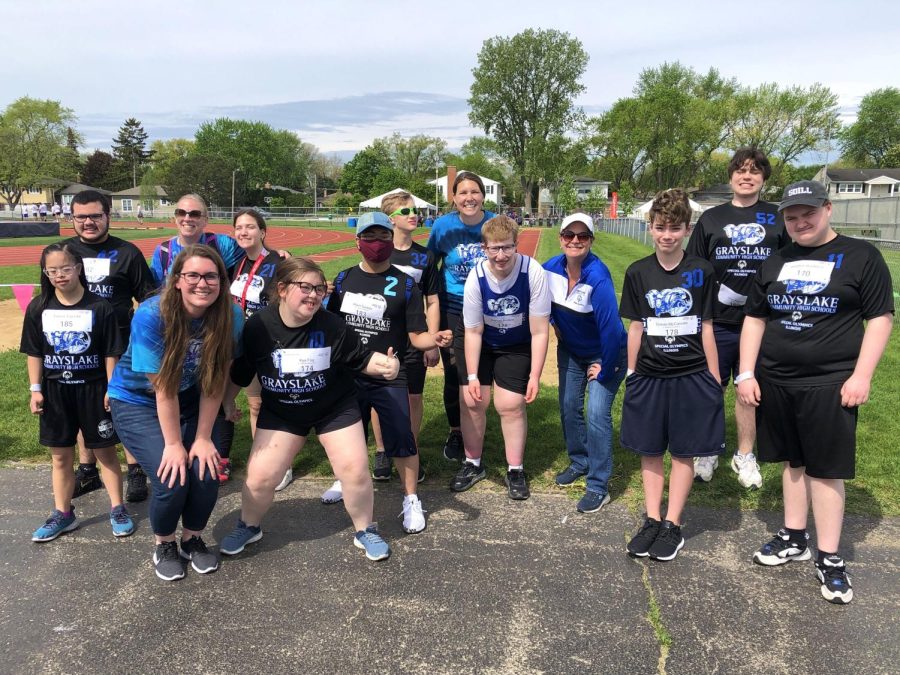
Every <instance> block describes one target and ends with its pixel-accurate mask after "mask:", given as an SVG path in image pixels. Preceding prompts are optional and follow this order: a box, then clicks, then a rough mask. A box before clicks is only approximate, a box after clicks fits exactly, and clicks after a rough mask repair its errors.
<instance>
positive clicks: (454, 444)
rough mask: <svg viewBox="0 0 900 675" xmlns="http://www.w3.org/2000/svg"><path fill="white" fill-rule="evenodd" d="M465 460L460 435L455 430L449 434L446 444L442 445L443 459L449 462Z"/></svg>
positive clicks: (464, 451)
mask: <svg viewBox="0 0 900 675" xmlns="http://www.w3.org/2000/svg"><path fill="white" fill-rule="evenodd" d="M465 458H466V450H465V445H464V444H463V437H462V433H460V432H459V431H457V430H455V429H454V430H453V431H451V432H450V435H449V436H447V442H446V443H444V459H446V460H448V461H450V462H461V461H463V460H464V459H465Z"/></svg>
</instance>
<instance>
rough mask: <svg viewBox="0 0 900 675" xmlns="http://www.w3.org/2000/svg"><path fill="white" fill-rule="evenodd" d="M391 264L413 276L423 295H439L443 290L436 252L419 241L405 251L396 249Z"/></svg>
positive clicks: (392, 254)
mask: <svg viewBox="0 0 900 675" xmlns="http://www.w3.org/2000/svg"><path fill="white" fill-rule="evenodd" d="M391 265H393V266H394V267H396V268H397V269H399V270H400V271H401V272H404V273H405V274H408V275H409V276H411V277H412V278H413V280H414V281H415V282H416V284H417V285H418V286H419V290H420V291H422V295H424V296H426V297H427V296H429V295H437V294H438V293H439V292H440V290H441V286H440V284H441V273H440V271H439V270H438V267H437V260H436V259H435V257H434V253H432V252H431V251H429V250H428V249H427V248H425V247H424V246H422V244H420V243H418V242H415V241H414V242H412V246H410V247H409V248H408V249H406V250H405V251H400V250H397V249H396V248H395V249H394V252H393V253H391Z"/></svg>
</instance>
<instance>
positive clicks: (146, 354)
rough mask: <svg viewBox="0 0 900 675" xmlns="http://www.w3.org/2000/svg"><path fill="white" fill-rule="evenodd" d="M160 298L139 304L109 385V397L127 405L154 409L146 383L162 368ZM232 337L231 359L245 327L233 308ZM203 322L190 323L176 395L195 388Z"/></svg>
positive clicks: (162, 346) (234, 306) (154, 401)
mask: <svg viewBox="0 0 900 675" xmlns="http://www.w3.org/2000/svg"><path fill="white" fill-rule="evenodd" d="M159 299H160V296H158V295H157V296H154V297H152V298H150V299H149V300H147V301H146V302H144V303H142V304H141V305H140V306H139V307H138V308H137V311H136V312H135V313H134V318H133V319H132V320H131V341H130V342H129V343H128V349H127V350H126V351H125V354H123V355H122V358H121V359H119V362H118V363H117V364H116V369H115V370H114V371H113V376H112V380H110V382H109V388H108V392H109V397H110V398H114V399H117V400H119V401H125V402H126V403H134V404H136V405H143V406H149V407H151V408H155V407H156V392H155V391H154V390H153V386H152V385H151V384H150V380H149V379H147V373H158V372H159V369H160V366H161V365H162V357H163V352H164V351H165V344H164V342H163V320H162V316H161V315H160V310H159ZM231 308H232V312H233V319H232V333H233V335H234V352H233V353H234V356H235V357H236V356H238V355H239V351H238V350H239V349H240V337H241V331H242V330H243V327H244V313H243V312H242V311H241V308H240V307H239V306H238V305H232V306H231ZM202 330H203V319H194V320H192V321H191V335H192V336H193V337H191V340H190V342H189V343H188V349H187V354H186V355H185V357H184V369H183V370H182V376H181V383H180V384H179V385H178V391H179V392H182V391H184V390H185V389H189V388H190V387H192V386H194V385H195V384H197V379H198V374H199V369H200V355H201V349H202V346H203V341H202V339H201V337H200V336H201V333H202Z"/></svg>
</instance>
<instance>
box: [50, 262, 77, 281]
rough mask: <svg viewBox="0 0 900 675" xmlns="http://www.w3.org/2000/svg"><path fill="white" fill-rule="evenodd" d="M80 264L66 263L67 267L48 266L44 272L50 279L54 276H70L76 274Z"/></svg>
mask: <svg viewBox="0 0 900 675" xmlns="http://www.w3.org/2000/svg"><path fill="white" fill-rule="evenodd" d="M78 267H79V265H66V266H65V267H48V268H46V269H45V270H44V274H45V275H46V276H47V278H49V279H53V278H54V277H69V276H72V275H73V274H75V271H76V270H77V269H78Z"/></svg>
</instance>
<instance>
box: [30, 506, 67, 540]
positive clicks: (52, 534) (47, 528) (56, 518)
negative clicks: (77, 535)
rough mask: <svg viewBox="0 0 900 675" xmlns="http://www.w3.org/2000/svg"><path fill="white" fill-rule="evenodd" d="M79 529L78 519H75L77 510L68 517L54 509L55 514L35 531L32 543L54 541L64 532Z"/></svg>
mask: <svg viewBox="0 0 900 675" xmlns="http://www.w3.org/2000/svg"><path fill="white" fill-rule="evenodd" d="M77 527H78V518H76V517H75V509H72V510H71V511H69V513H68V515H67V514H65V513H63V512H62V511H60V510H59V509H53V513H51V514H50V517H49V518H47V520H46V522H45V523H44V524H43V525H41V526H40V527H39V528H38V529H36V530H35V531H34V534H32V535H31V541H53V540H54V539H56V538H57V537H58V536H59V535H61V534H62V533H63V532H71V531H72V530H74V529H76V528H77Z"/></svg>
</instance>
